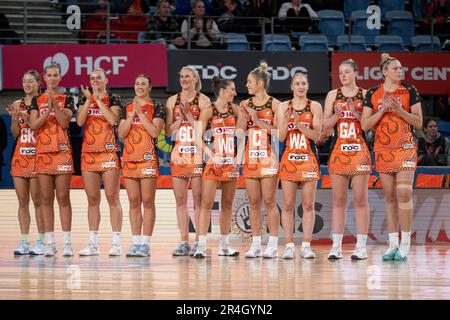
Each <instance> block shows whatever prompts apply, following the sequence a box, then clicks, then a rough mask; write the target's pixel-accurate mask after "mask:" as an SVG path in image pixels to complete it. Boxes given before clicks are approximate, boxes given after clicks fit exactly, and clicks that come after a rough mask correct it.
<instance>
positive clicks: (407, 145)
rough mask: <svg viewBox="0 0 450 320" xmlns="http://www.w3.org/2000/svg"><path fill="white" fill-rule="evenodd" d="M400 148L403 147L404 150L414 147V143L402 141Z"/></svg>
mask: <svg viewBox="0 0 450 320" xmlns="http://www.w3.org/2000/svg"><path fill="white" fill-rule="evenodd" d="M402 148H403V149H405V150H408V149H412V148H414V145H413V144H412V143H409V142H404V143H402Z"/></svg>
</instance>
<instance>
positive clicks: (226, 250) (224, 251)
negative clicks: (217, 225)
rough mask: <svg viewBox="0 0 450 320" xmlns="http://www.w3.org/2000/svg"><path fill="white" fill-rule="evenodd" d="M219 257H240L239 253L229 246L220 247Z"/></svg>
mask: <svg viewBox="0 0 450 320" xmlns="http://www.w3.org/2000/svg"><path fill="white" fill-rule="evenodd" d="M218 255H219V256H227V257H237V256H238V255H239V251H237V250H234V249H233V248H232V247H231V246H230V245H229V244H228V245H226V246H225V247H219V253H218Z"/></svg>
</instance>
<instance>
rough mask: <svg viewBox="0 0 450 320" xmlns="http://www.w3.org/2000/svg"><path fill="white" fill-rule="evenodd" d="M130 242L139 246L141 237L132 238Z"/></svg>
mask: <svg viewBox="0 0 450 320" xmlns="http://www.w3.org/2000/svg"><path fill="white" fill-rule="evenodd" d="M131 241H132V242H133V244H135V245H140V244H141V236H132V237H131Z"/></svg>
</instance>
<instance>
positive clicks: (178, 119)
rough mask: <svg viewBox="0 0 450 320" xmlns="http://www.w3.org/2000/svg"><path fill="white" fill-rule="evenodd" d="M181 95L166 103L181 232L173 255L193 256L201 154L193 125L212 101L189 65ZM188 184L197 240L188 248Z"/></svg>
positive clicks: (195, 244)
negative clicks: (191, 197) (192, 200)
mask: <svg viewBox="0 0 450 320" xmlns="http://www.w3.org/2000/svg"><path fill="white" fill-rule="evenodd" d="M180 86H181V92H180V93H178V94H176V95H173V96H171V97H170V98H169V99H168V100H167V103H166V115H167V116H166V126H165V130H166V135H167V136H170V137H171V138H172V141H174V146H173V148H172V153H171V155H170V172H171V175H172V183H173V192H174V194H175V201H176V205H177V220H178V226H179V228H180V233H181V243H180V244H179V246H178V247H177V248H176V249H175V250H174V251H173V252H172V255H174V256H185V255H191V256H193V255H194V253H195V252H196V250H197V246H198V235H199V217H200V207H201V196H202V178H201V177H202V173H203V165H202V161H203V160H202V152H201V150H199V148H198V147H197V145H196V143H195V130H201V126H199V127H198V128H194V127H195V125H196V124H195V122H196V121H197V120H198V118H199V116H200V111H201V110H202V109H203V108H205V107H206V106H208V105H209V104H210V103H211V101H210V100H209V98H208V97H207V96H205V95H204V94H202V93H201V92H200V90H201V88H202V84H201V82H200V76H199V74H198V72H197V70H195V68H194V67H192V66H185V67H183V68H182V69H181V71H180ZM189 182H190V183H191V187H192V195H193V198H194V210H195V228H196V238H195V240H196V241H195V243H194V246H193V247H192V248H191V246H190V245H189V214H188V210H187V192H188V188H189Z"/></svg>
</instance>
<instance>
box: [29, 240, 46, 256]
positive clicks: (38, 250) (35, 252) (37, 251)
mask: <svg viewBox="0 0 450 320" xmlns="http://www.w3.org/2000/svg"><path fill="white" fill-rule="evenodd" d="M44 250H45V244H44V241H42V240H37V241H36V244H35V245H34V246H33V248H31V249H30V255H32V256H40V255H43V254H44Z"/></svg>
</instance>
